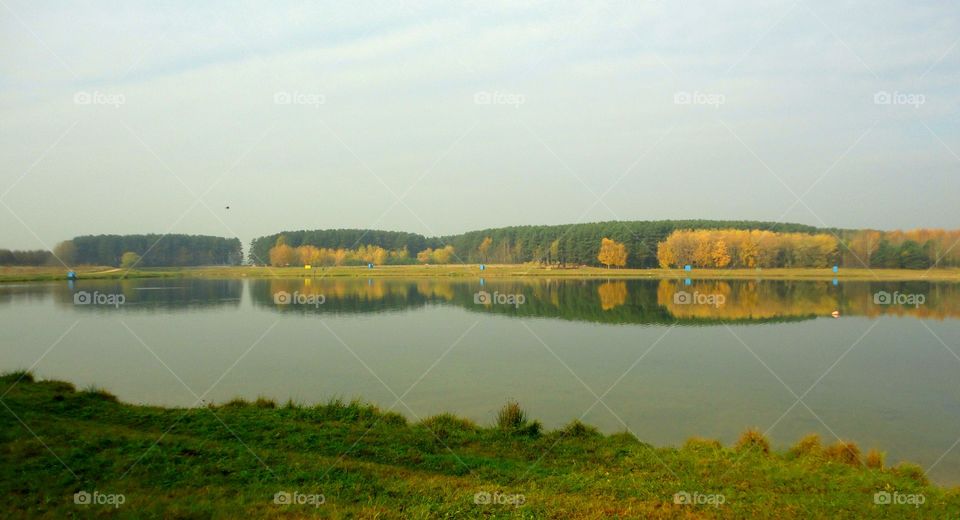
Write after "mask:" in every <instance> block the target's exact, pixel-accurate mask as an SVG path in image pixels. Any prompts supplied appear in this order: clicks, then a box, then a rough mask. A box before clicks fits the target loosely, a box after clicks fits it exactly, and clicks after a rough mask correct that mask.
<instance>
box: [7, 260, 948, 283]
mask: <svg viewBox="0 0 960 520" xmlns="http://www.w3.org/2000/svg"><path fill="white" fill-rule="evenodd" d="M67 271H68V269H66V268H64V267H62V266H61V267H50V266H44V267H10V266H6V267H0V282H8V283H9V282H35V281H57V280H66V279H67ZM74 271H75V272H76V274H77V278H78V279H81V280H91V279H93V280H96V279H100V280H116V279H133V278H320V277H329V278H391V277H393V278H480V277H483V278H509V277H512V278H619V279H662V278H692V279H751V280H828V281H829V280H833V279H834V278H836V279H838V280H840V281H844V280H847V281H849V280H857V281H929V282H942V281H948V282H953V281H960V269H958V268H934V269H929V270H927V269H916V270H914V269H865V268H841V269H839V271H838V272H836V273H834V272H833V270H832V269H829V268H827V269H817V268H776V269H692V270H691V271H689V272H688V271H684V270H683V269H659V268H657V269H617V268H610V269H607V268H602V267H586V266H580V267H565V268H564V267H546V266H540V265H517V264H512V265H500V264H498V265H486V266H485V268H484V269H482V270H481V268H480V266H479V265H478V264H450V265H384V266H374V267H373V268H368V267H363V266H340V267H313V268H311V269H305V268H304V267H303V266H299V267H266V266H204V267H150V268H142V269H141V268H136V269H132V270H127V269H121V268H117V267H109V266H81V267H75V268H74Z"/></svg>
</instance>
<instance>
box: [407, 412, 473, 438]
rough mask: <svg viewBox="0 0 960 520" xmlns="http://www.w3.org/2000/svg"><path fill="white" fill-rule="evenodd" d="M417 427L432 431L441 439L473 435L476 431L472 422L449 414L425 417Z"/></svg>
mask: <svg viewBox="0 0 960 520" xmlns="http://www.w3.org/2000/svg"><path fill="white" fill-rule="evenodd" d="M419 426H422V427H424V428H426V429H428V430H430V431H432V432H433V433H434V434H435V435H436V436H437V437H440V438H441V439H446V438H448V437H450V436H452V435H457V434H465V433H473V432H475V431H476V430H477V425H476V424H474V422H473V421H471V420H469V419H462V418H460V417H457V416H456V415H453V414H449V413H442V414H440V415H434V416H433V417H427V418H426V419H424V420H422V421H420V423H419Z"/></svg>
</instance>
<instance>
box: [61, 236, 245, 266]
mask: <svg viewBox="0 0 960 520" xmlns="http://www.w3.org/2000/svg"><path fill="white" fill-rule="evenodd" d="M53 252H54V254H56V256H57V257H58V258H60V259H61V260H62V261H63V262H64V263H66V264H68V265H113V266H123V267H131V266H133V265H136V266H137V267H170V266H194V265H237V264H240V263H241V262H242V261H243V250H242V245H241V244H240V240H239V239H236V238H223V237H214V236H204V235H157V234H149V235H87V236H80V237H75V238H72V239H70V240H66V241H64V242H61V243H59V244H57V247H56V248H54V251H53Z"/></svg>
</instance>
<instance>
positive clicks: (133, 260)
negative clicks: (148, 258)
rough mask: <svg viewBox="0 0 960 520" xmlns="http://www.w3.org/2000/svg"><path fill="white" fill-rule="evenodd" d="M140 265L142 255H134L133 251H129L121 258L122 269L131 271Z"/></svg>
mask: <svg viewBox="0 0 960 520" xmlns="http://www.w3.org/2000/svg"><path fill="white" fill-rule="evenodd" d="M139 263H140V255H138V254H136V253H134V252H133V251H127V252H126V253H124V254H123V256H121V257H120V267H123V268H124V269H130V268H132V267H133V266H135V265H137V264H139Z"/></svg>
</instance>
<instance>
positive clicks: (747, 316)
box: [0, 279, 960, 484]
mask: <svg viewBox="0 0 960 520" xmlns="http://www.w3.org/2000/svg"><path fill="white" fill-rule="evenodd" d="M478 291H485V292H486V293H487V294H489V298H486V297H485V296H484V295H482V294H481V295H479V296H478ZM681 291H682V293H681ZM881 291H882V292H881ZM78 294H79V295H80V296H77V295H78ZM84 294H87V295H89V296H90V299H97V298H99V299H100V304H98V303H96V302H95V303H90V304H77V303H75V298H80V301H83V295H84ZM286 294H289V295H290V297H289V299H286V298H285V295H286ZM884 294H889V296H890V297H889V299H891V300H897V299H899V300H900V301H901V302H904V303H903V304H896V303H894V304H892V305H887V304H884V302H885V301H886V299H887V297H886V296H884ZM120 295H122V300H123V302H122V304H119V305H111V304H110V302H117V301H119V300H120V299H121V298H120ZM878 295H879V296H878ZM477 298H479V299H480V300H481V303H477V302H476V300H477ZM277 299H279V300H277ZM289 300H296V301H295V302H293V303H284V302H285V301H289ZM483 300H487V302H486V303H484V301H483ZM921 300H922V301H921ZM278 301H279V303H278ZM688 301H689V302H691V303H685V302H688ZM878 302H879V303H878ZM833 311H839V319H835V318H833V317H831V313H832V312H833ZM958 318H960V285H956V284H933V283H902V284H898V283H892V284H890V283H852V282H849V283H848V282H843V283H840V284H839V285H834V284H832V283H830V282H773V281H763V282H757V281H741V282H734V281H727V282H698V281H694V282H692V283H691V284H689V285H687V284H685V282H684V281H683V280H659V281H657V280H652V281H651V280H642V281H641V280H637V281H625V282H624V281H593V280H591V281H584V280H531V281H500V280H487V281H486V283H483V282H482V281H481V280H479V279H473V280H464V281H443V280H436V279H423V280H383V279H378V280H354V279H351V280H329V279H327V280H321V279H313V280H310V279H307V280H303V279H301V280H281V281H270V280H132V281H125V282H122V283H121V282H112V281H104V282H96V281H79V282H77V283H76V284H75V285H74V286H70V285H68V284H67V283H51V284H46V283H44V284H19V285H0V352H2V353H3V355H2V358H0V360H2V361H0V370H12V369H18V368H27V367H31V366H34V363H37V364H36V366H35V368H34V371H35V373H37V374H39V375H40V376H41V377H44V378H57V379H65V380H69V381H72V382H74V383H76V384H77V385H78V386H79V387H83V386H86V385H91V384H95V385H98V386H101V387H104V388H107V389H108V390H110V391H111V392H113V393H115V394H117V395H118V396H119V397H120V398H121V399H123V400H125V401H131V402H138V403H151V404H162V405H187V406H189V405H193V404H195V403H196V401H197V399H196V395H204V394H205V399H206V400H207V401H213V402H223V401H226V400H228V399H230V398H233V397H236V396H243V397H246V398H255V397H257V396H261V395H263V396H268V397H272V398H275V399H277V400H278V401H285V400H286V399H288V398H290V399H293V400H295V401H300V402H304V403H311V402H317V401H322V400H326V399H327V398H329V397H332V396H342V397H346V398H352V397H360V398H363V399H364V400H367V401H371V402H374V403H376V404H378V405H380V406H382V407H383V408H389V407H391V406H392V407H393V409H394V410H396V411H399V412H401V413H404V414H405V415H407V416H409V417H411V418H417V417H425V416H428V415H431V414H435V413H439V412H443V411H451V412H454V413H457V414H459V415H462V416H466V417H470V418H472V419H474V420H476V421H478V422H482V423H489V422H491V421H492V418H493V416H494V414H495V412H496V409H497V408H498V407H499V406H500V405H501V404H502V403H503V402H504V401H506V400H507V399H509V398H514V399H517V400H519V401H520V402H521V403H522V404H523V405H524V407H526V408H527V409H528V410H529V411H530V412H531V415H532V416H533V417H536V418H538V419H540V420H541V421H543V423H544V424H545V426H547V427H548V428H555V427H558V426H561V425H563V424H564V423H567V422H569V421H570V420H572V419H574V418H578V417H580V416H581V415H582V416H583V420H584V421H585V422H587V423H591V424H594V425H597V426H599V427H600V428H602V429H603V430H605V431H607V432H616V431H622V430H624V429H626V428H629V429H630V430H631V431H632V432H634V433H635V434H636V435H637V436H638V437H639V438H641V439H643V440H645V441H648V442H652V443H653V444H656V445H665V444H674V445H676V444H679V443H682V442H683V441H684V440H685V439H686V438H688V437H690V436H694V435H699V436H705V437H713V438H717V439H720V440H722V441H723V442H725V443H730V442H732V441H733V440H734V439H735V438H736V436H737V435H738V434H739V433H740V432H741V431H742V430H743V429H744V428H746V427H748V426H756V427H759V428H761V429H763V430H766V429H768V428H769V429H770V432H769V435H770V437H771V438H772V439H773V441H774V443H775V444H776V445H778V446H779V447H786V446H788V445H789V444H792V443H793V442H795V441H796V440H797V439H798V438H800V437H801V436H802V435H804V434H806V433H809V432H818V433H820V434H821V435H822V436H823V438H824V439H825V440H826V441H832V440H834V439H835V436H834V435H837V436H840V437H842V438H845V439H852V440H854V441H856V442H858V443H859V444H860V446H861V448H863V449H864V450H865V449H868V448H870V447H878V448H880V449H883V450H885V451H887V452H888V461H890V462H896V461H898V460H902V459H907V460H912V461H915V462H918V463H920V464H922V465H923V466H924V467H925V468H929V467H931V466H932V469H931V470H930V475H931V477H932V478H934V479H935V480H937V481H939V482H942V483H948V484H956V483H960V446H958V447H954V444H955V443H956V442H957V440H958V438H960V359H958V358H957V357H956V356H955V355H954V354H953V353H951V351H950V350H951V349H952V350H953V351H955V352H957V353H958V354H960V341H958V339H960V321H958ZM61 336H62V338H61ZM58 339H60V341H59V342H57V341H58ZM941 341H942V343H941ZM51 345H54V346H53V347H52V348H51ZM48 349H49V351H48ZM41 357H42V359H40V358H41ZM38 359H40V361H39V362H37V360H38ZM185 385H186V386H185ZM187 387H189V389H188V388H187ZM397 396H400V397H402V402H400V403H397V402H396V400H397ZM598 396H599V397H602V402H600V403H598V402H597V397H598ZM797 397H801V398H802V402H800V403H798V402H797ZM951 448H954V449H953V450H951Z"/></svg>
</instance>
